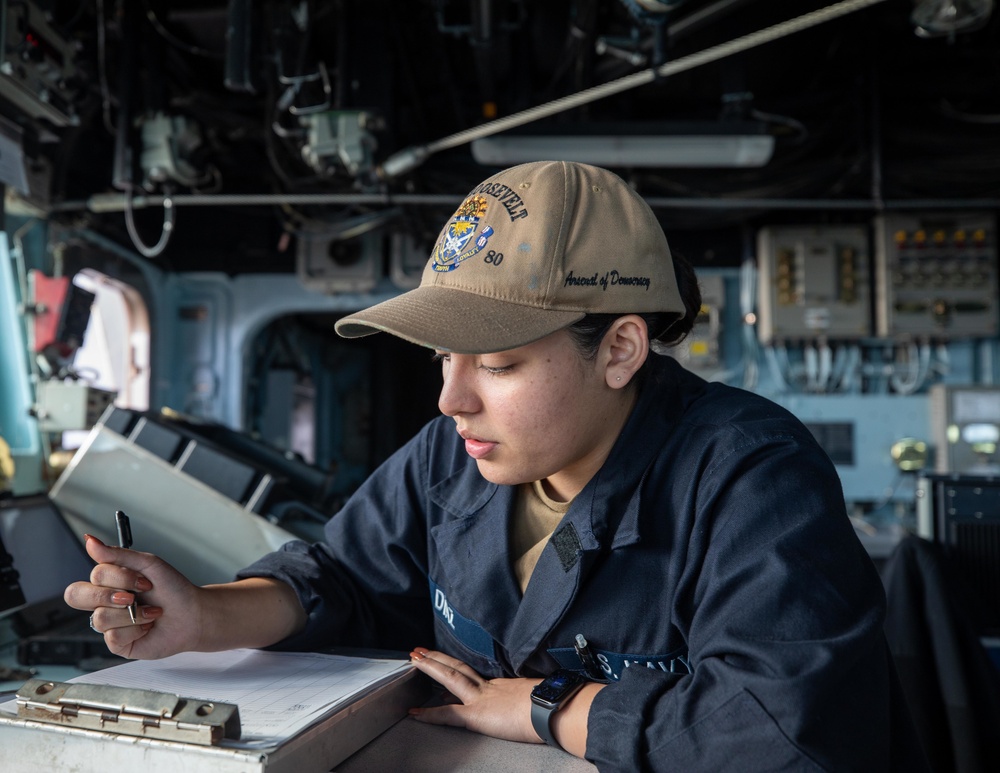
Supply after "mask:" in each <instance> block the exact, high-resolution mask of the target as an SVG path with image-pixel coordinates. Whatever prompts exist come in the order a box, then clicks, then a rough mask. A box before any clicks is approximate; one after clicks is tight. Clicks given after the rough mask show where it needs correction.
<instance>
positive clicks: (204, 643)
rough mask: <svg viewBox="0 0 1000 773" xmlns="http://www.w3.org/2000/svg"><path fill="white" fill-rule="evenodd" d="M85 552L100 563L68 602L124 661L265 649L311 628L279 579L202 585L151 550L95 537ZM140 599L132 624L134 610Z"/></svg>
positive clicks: (68, 593)
mask: <svg viewBox="0 0 1000 773" xmlns="http://www.w3.org/2000/svg"><path fill="white" fill-rule="evenodd" d="M87 553H89V554H90V557H91V558H93V559H94V560H95V561H96V562H97V566H95V567H94V569H93V570H92V571H91V573H90V582H75V583H73V584H72V585H70V586H69V587H68V588H66V592H65V593H64V594H63V598H65V600H66V603H67V604H69V605H70V606H71V607H73V608H74V609H83V610H87V611H93V615H92V616H91V618H90V622H91V625H92V626H93V627H94V630H96V631H99V632H100V633H103V634H104V642H105V644H107V645H108V649H109V650H111V651H112V652H113V653H114V654H116V655H121V656H122V657H124V658H135V659H142V660H152V659H155V658H165V657H167V656H168V655H175V654H177V653H178V652H187V651H189V650H195V651H198V652H218V651H220V650H228V649H236V648H238V647H267V646H269V645H271V644H275V643H276V642H279V641H281V640H282V639H284V638H285V637H287V636H291V635H292V634H294V633H296V632H298V631H300V630H302V628H303V627H304V626H305V623H306V613H305V611H304V610H303V609H302V605H301V604H300V603H299V599H298V596H296V594H295V591H294V590H292V588H291V586H289V585H287V584H285V583H284V582H281V581H280V580H274V579H271V578H268V577H248V578H246V579H244V580H238V581H237V582H229V583H222V584H220V585H206V586H204V587H199V586H197V585H194V584H193V583H192V582H191V581H190V580H188V579H187V578H186V577H185V576H184V575H183V574H181V573H180V572H178V571H177V570H176V569H174V568H173V567H172V566H171V565H170V564H168V563H167V562H166V561H164V560H163V559H162V558H158V557H157V556H154V555H153V554H152V553H141V552H139V551H137V550H126V549H124V548H116V547H111V546H110V545H105V544H104V543H103V542H101V541H100V540H99V539H97V537H94V536H91V535H89V534H88V535H87ZM137 594H138V602H139V614H138V615H137V616H136V622H134V623H133V622H132V618H131V616H130V615H129V610H128V607H129V605H130V604H131V603H132V602H133V601H134V600H136V595H137Z"/></svg>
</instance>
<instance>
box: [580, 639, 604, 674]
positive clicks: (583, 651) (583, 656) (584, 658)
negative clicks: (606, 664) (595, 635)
mask: <svg viewBox="0 0 1000 773" xmlns="http://www.w3.org/2000/svg"><path fill="white" fill-rule="evenodd" d="M573 649H575V650H576V656H577V657H578V658H580V662H581V663H582V664H583V670H584V671H586V673H587V676H589V677H590V678H591V679H604V672H603V671H601V667H600V666H599V665H597V660H596V659H595V658H594V653H593V652H591V651H590V645H589V644H587V640H586V638H584V635H583V634H582V633H578V634H577V635H576V640H575V641H574V642H573Z"/></svg>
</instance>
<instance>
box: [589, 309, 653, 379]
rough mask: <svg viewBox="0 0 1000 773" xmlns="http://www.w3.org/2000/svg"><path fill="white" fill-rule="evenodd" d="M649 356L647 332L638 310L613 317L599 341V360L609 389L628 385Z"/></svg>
mask: <svg viewBox="0 0 1000 773" xmlns="http://www.w3.org/2000/svg"><path fill="white" fill-rule="evenodd" d="M648 356H649V333H648V330H647V329H646V322H645V320H644V319H643V318H642V317H640V316H638V315H637V314H626V315H624V316H621V317H619V318H618V319H616V320H615V321H614V322H613V323H612V324H611V327H610V328H609V330H608V332H607V333H605V335H604V340H603V341H602V342H601V350H600V354H599V361H600V362H601V364H602V366H603V368H604V380H605V382H606V383H607V385H608V386H609V387H611V388H612V389H621V388H622V387H624V386H627V385H628V383H629V382H630V381H631V380H632V377H633V376H635V374H636V373H637V372H638V371H639V368H641V367H642V365H643V363H644V362H646V358H647V357H648Z"/></svg>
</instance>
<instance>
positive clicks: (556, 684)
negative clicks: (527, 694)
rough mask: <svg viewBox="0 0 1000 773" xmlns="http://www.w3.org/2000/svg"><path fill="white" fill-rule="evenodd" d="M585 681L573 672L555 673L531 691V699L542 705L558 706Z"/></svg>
mask: <svg viewBox="0 0 1000 773" xmlns="http://www.w3.org/2000/svg"><path fill="white" fill-rule="evenodd" d="M585 681H587V680H586V679H585V678H584V677H583V676H582V675H581V674H578V673H576V672H575V671H556V672H555V673H554V674H552V676H550V677H548V678H546V679H545V680H544V681H542V682H541V683H539V684H538V685H536V686H535V689H534V690H532V691H531V699H532V700H533V701H535V702H536V703H541V704H544V705H549V704H558V703H559V702H560V701H561V700H562V699H563V698H565V697H566V696H567V695H569V694H571V693H572V692H573V691H574V690H575V689H576V688H577V687H579V686H580V685H581V684H583V683H584V682H585Z"/></svg>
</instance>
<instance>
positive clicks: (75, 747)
mask: <svg viewBox="0 0 1000 773" xmlns="http://www.w3.org/2000/svg"><path fill="white" fill-rule="evenodd" d="M429 694H430V682H429V681H428V680H427V679H426V677H424V676H423V675H422V674H420V672H418V671H416V670H414V669H411V670H407V671H405V672H402V673H401V674H400V675H399V676H397V677H395V678H393V679H392V680H390V681H387V682H385V683H384V684H382V685H380V686H379V687H377V688H375V689H374V690H372V691H371V692H370V693H368V694H367V695H365V696H363V697H361V698H359V699H358V700H356V701H354V702H352V703H350V704H348V705H346V706H344V707H341V708H338V709H335V710H333V711H332V713H331V714H329V715H328V716H325V717H323V718H321V719H320V720H318V721H317V722H316V723H314V724H313V725H311V726H309V727H308V728H306V729H305V730H304V731H302V732H301V733H298V734H297V735H295V736H294V737H292V738H291V739H289V740H287V741H285V742H283V743H281V744H278V745H276V746H273V747H267V748H252V749H246V748H228V747H226V746H225V745H224V742H221V743H223V745H205V744H199V743H191V742H183V741H178V740H169V739H165V738H162V737H153V736H151V735H146V736H142V735H133V734H125V733H121V732H115V730H114V729H113V728H112V727H111V726H112V725H113V723H110V722H109V723H108V727H109V729H107V730H97V729H92V728H87V727H80V726H72V725H68V724H67V725H62V724H56V723H53V722H49V721H39V720H38V719H32V718H28V717H22V716H14V715H9V714H2V713H0V770H3V771H4V773H37V771H39V770H74V771H78V772H79V773H109V772H110V771H119V770H141V771H143V772H144V773H176V771H178V770H183V771H185V773H327V771H330V770H331V769H332V768H333V767H335V766H336V765H338V764H340V763H341V762H342V761H344V760H345V759H347V758H348V757H350V756H351V755H352V754H354V752H356V751H357V750H358V749H360V748H361V747H363V746H365V745H366V744H368V743H370V742H371V741H372V740H374V739H375V738H377V737H378V736H379V735H380V734H381V733H383V732H384V731H385V730H387V729H388V728H390V727H391V726H392V725H394V724H395V723H396V722H398V721H399V720H400V719H402V718H403V717H405V716H406V715H407V710H408V709H409V708H410V707H412V706H418V705H421V704H422V703H424V702H425V701H426V700H427V698H428V696H429Z"/></svg>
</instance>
